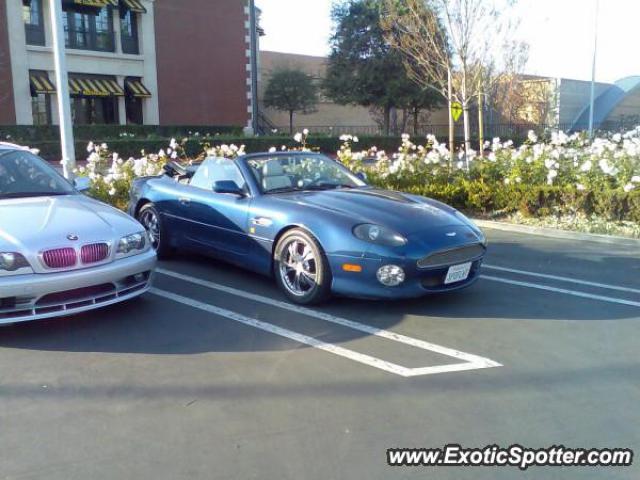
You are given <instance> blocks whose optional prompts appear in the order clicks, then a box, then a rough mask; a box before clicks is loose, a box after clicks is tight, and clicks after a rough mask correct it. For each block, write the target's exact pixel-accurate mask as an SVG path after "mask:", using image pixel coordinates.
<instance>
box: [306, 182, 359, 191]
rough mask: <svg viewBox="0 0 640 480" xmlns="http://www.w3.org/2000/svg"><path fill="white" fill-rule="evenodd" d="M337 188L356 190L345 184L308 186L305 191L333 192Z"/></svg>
mask: <svg viewBox="0 0 640 480" xmlns="http://www.w3.org/2000/svg"><path fill="white" fill-rule="evenodd" d="M337 188H356V187H354V186H353V185H349V184H346V183H327V184H324V185H309V186H308V187H305V190H335V189H337Z"/></svg>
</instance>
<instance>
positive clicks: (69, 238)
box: [67, 233, 79, 242]
mask: <svg viewBox="0 0 640 480" xmlns="http://www.w3.org/2000/svg"><path fill="white" fill-rule="evenodd" d="M78 238H79V237H78V235H76V234H75V233H70V234H69V235H67V240H71V241H72V242H75V241H76V240H78Z"/></svg>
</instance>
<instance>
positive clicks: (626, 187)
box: [624, 183, 636, 193]
mask: <svg viewBox="0 0 640 480" xmlns="http://www.w3.org/2000/svg"><path fill="white" fill-rule="evenodd" d="M635 188H636V186H635V185H634V184H633V183H627V184H626V185H625V186H624V191H625V192H627V193H629V192H630V191H631V190H634V189H635Z"/></svg>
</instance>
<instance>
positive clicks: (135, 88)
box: [124, 78, 151, 98]
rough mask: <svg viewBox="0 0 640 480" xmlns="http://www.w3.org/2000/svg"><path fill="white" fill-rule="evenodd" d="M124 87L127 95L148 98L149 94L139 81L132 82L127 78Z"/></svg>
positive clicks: (132, 80)
mask: <svg viewBox="0 0 640 480" xmlns="http://www.w3.org/2000/svg"><path fill="white" fill-rule="evenodd" d="M124 87H125V88H126V89H127V93H128V94H129V95H131V96H132V97H136V98H149V97H150V96H151V92H150V91H149V89H148V88H147V87H145V86H144V85H143V84H142V82H141V81H140V80H134V79H131V78H127V79H126V80H125V81H124Z"/></svg>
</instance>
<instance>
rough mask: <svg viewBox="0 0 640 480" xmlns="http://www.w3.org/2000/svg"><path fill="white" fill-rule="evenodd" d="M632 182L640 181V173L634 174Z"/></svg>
mask: <svg viewBox="0 0 640 480" xmlns="http://www.w3.org/2000/svg"><path fill="white" fill-rule="evenodd" d="M631 182H632V183H640V175H634V176H633V177H631Z"/></svg>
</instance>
